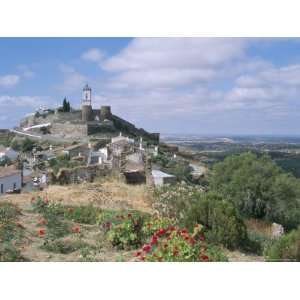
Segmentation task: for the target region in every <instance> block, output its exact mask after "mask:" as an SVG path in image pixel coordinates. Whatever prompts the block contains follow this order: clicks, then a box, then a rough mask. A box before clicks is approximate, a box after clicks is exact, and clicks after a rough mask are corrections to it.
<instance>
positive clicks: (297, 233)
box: [264, 227, 300, 262]
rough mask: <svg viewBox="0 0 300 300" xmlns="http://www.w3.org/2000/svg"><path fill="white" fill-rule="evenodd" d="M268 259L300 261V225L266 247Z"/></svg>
mask: <svg viewBox="0 0 300 300" xmlns="http://www.w3.org/2000/svg"><path fill="white" fill-rule="evenodd" d="M264 255H265V257H266V259H267V260H268V261H298V262H299V261H300V227H299V228H298V229H297V230H293V231H291V232H290V233H288V234H286V235H283V236H282V237H280V238H279V239H278V240H277V241H274V242H273V243H272V244H271V245H270V246H269V247H267V248H266V250H265V253H264Z"/></svg>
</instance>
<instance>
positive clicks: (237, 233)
mask: <svg viewBox="0 0 300 300" xmlns="http://www.w3.org/2000/svg"><path fill="white" fill-rule="evenodd" d="M184 224H185V225H186V226H187V227H188V228H193V226H195V224H202V225H204V226H205V228H206V229H207V230H208V232H207V234H206V235H207V237H208V239H209V241H210V242H212V243H215V244H222V245H224V246H225V247H228V248H232V249H234V248H239V247H243V246H244V245H245V244H246V243H247V241H248V236H247V230H246V226H245V224H244V223H243V220H242V219H241V218H240V217H239V216H238V213H237V210H236V208H235V207H234V205H233V204H232V203H231V202H230V201H228V200H227V199H225V198H224V197H222V196H221V195H220V194H218V193H214V192H208V193H201V194H199V195H198V199H196V200H195V201H194V203H193V204H192V205H191V207H190V208H189V210H188V211H187V213H186V214H185V218H184Z"/></svg>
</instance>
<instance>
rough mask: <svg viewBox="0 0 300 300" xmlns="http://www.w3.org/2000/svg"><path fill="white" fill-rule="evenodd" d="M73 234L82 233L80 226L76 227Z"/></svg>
mask: <svg viewBox="0 0 300 300" xmlns="http://www.w3.org/2000/svg"><path fill="white" fill-rule="evenodd" d="M72 232H73V233H80V227H79V226H74V227H73V228H72Z"/></svg>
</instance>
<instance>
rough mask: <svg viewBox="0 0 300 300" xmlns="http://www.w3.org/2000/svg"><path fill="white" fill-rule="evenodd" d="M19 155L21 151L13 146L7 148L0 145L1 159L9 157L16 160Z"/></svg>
mask: <svg viewBox="0 0 300 300" xmlns="http://www.w3.org/2000/svg"><path fill="white" fill-rule="evenodd" d="M18 157H19V152H17V151H15V150H14V149H12V148H5V147H3V146H1V145H0V161H1V160H4V159H5V158H8V159H9V160H11V161H14V160H16V159H17V158H18Z"/></svg>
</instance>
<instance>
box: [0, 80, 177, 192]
mask: <svg viewBox="0 0 300 300" xmlns="http://www.w3.org/2000/svg"><path fill="white" fill-rule="evenodd" d="M1 139H2V140H4V141H10V145H7V147H5V146H3V145H2V146H1V149H0V163H1V165H2V166H0V184H1V190H0V195H3V194H5V193H17V192H18V193H19V192H21V191H30V190H32V189H37V188H38V189H40V188H41V189H42V188H44V187H46V186H47V185H49V184H72V183H80V182H84V181H88V182H92V181H93V180H94V179H95V178H97V177H103V176H109V175H113V176H117V177H118V178H119V179H120V180H121V181H123V182H125V183H128V184H141V183H145V184H147V185H150V186H152V185H163V184H165V183H174V182H176V181H177V179H178V178H176V176H174V175H172V174H168V173H166V172H163V171H162V170H161V168H160V166H159V165H157V164H154V165H152V162H153V161H155V160H157V159H156V158H159V157H160V156H161V151H163V149H164V150H165V151H167V152H168V153H169V155H171V158H172V159H173V160H174V161H176V159H178V158H176V153H178V148H177V147H171V146H168V145H165V144H160V141H159V133H149V132H147V131H146V130H144V129H139V128H136V127H135V125H133V124H131V123H129V122H128V121H125V120H123V119H122V118H120V117H118V116H116V115H114V114H113V113H112V111H111V107H110V106H101V107H100V109H95V108H93V105H92V89H91V88H90V87H89V86H88V85H86V86H84V88H83V96H82V101H81V109H77V110H76V109H73V108H72V107H71V105H70V103H69V102H68V101H67V100H66V99H64V101H63V105H62V106H61V107H58V108H56V109H54V110H52V109H45V108H44V109H39V110H37V111H36V112H35V113H32V114H30V115H28V116H26V117H25V118H24V119H22V120H21V121H20V125H19V126H18V127H16V128H14V129H12V130H2V131H1V132H0V142H1ZM9 146H13V147H9Z"/></svg>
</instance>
